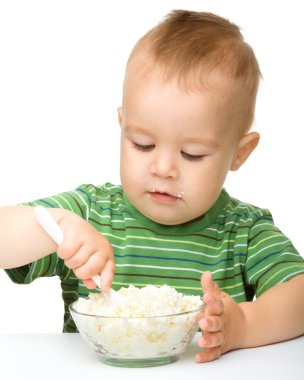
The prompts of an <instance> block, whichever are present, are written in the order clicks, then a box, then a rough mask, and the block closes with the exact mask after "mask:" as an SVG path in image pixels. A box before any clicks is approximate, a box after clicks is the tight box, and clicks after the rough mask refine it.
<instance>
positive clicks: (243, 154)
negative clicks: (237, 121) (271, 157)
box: [230, 132, 260, 171]
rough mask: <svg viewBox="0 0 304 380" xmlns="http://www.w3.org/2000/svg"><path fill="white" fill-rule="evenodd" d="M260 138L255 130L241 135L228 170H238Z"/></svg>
mask: <svg viewBox="0 0 304 380" xmlns="http://www.w3.org/2000/svg"><path fill="white" fill-rule="evenodd" d="M259 140H260V135H259V134H258V133H257V132H250V133H248V134H246V135H244V136H242V137H241V139H240V141H239V143H238V146H237V149H236V152H235V156H234V159H233V161H232V164H231V167H230V170H232V171H235V170H238V169H239V168H240V167H241V166H242V165H243V163H244V162H245V161H246V160H247V158H248V157H249V156H250V154H251V153H252V152H253V151H254V149H255V148H256V146H257V145H258V143H259Z"/></svg>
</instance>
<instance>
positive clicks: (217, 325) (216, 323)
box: [198, 316, 223, 332]
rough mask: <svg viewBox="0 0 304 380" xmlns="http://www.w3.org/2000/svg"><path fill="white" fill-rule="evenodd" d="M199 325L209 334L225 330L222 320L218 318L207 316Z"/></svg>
mask: <svg viewBox="0 0 304 380" xmlns="http://www.w3.org/2000/svg"><path fill="white" fill-rule="evenodd" d="M198 324H199V327H200V328H201V329H202V330H203V331H208V332H217V331H220V330H221V329H222V328H223V321H222V318H220V317H217V316H209V317H208V316H206V317H205V318H202V319H201V320H200V321H199V322H198Z"/></svg>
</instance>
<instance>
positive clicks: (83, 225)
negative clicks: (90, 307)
mask: <svg viewBox="0 0 304 380" xmlns="http://www.w3.org/2000/svg"><path fill="white" fill-rule="evenodd" d="M58 223H59V225H60V227H61V228H62V230H63V235H64V240H63V242H62V244H61V245H60V246H59V247H58V250H57V254H58V256H59V257H60V258H62V259H63V260H64V263H65V265H66V266H67V267H68V268H70V269H72V270H73V271H74V273H75V275H76V276H77V277H78V278H80V279H81V280H83V282H84V284H85V285H86V286H87V287H88V288H89V289H94V288H95V287H96V284H95V282H94V281H93V280H92V279H91V277H92V276H94V275H100V276H101V286H102V290H103V291H105V292H107V291H108V290H109V289H110V287H111V283H112V280H113V276H114V271H115V264H114V253H113V248H112V246H111V244H110V243H109V242H108V241H107V239H106V238H105V237H104V236H103V235H102V234H101V233H100V232H98V231H97V230H96V229H95V228H94V227H93V226H91V225H90V224H89V223H88V222H86V221H85V220H84V219H82V218H81V217H79V216H78V215H76V214H74V213H72V212H67V213H65V214H64V215H63V217H62V218H61V219H60V220H59V221H58Z"/></svg>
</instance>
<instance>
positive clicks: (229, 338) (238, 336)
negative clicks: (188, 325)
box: [196, 272, 245, 363]
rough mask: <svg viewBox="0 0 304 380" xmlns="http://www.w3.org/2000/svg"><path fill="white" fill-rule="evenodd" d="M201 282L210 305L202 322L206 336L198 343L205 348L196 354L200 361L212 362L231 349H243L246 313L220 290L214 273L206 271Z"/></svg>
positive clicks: (207, 305) (203, 333) (206, 302)
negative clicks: (213, 276)
mask: <svg viewBox="0 0 304 380" xmlns="http://www.w3.org/2000/svg"><path fill="white" fill-rule="evenodd" d="M201 283H202V288H203V293H204V297H203V301H204V303H205V305H206V308H205V311H204V316H203V318H202V319H201V320H200V321H199V327H200V328H201V330H202V336H201V337H200V338H199V340H198V345H199V346H200V347H202V348H204V351H203V352H201V353H198V354H197V355H196V361H197V362H198V363H204V362H209V361H212V360H214V359H217V358H218V357H219V356H220V355H221V354H223V353H225V352H227V351H230V350H233V349H236V348H239V347H240V346H241V340H242V338H243V336H244V331H245V316H244V314H243V311H242V309H241V307H240V306H239V305H238V304H237V303H236V302H235V301H234V300H233V299H232V298H231V297H230V296H229V295H228V294H227V293H224V292H222V291H221V290H220V289H219V287H218V285H217V284H216V283H215V282H214V281H213V279H212V276H211V273H210V272H204V273H203V275H202V279H201Z"/></svg>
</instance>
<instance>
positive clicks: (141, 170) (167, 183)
mask: <svg viewBox="0 0 304 380" xmlns="http://www.w3.org/2000/svg"><path fill="white" fill-rule="evenodd" d="M259 78H260V71H259V66H258V63H257V60H256V58H255V55H254V53H253V51H252V49H251V47H250V46H249V45H248V44H247V43H246V42H244V39H243V36H242V34H241V33H240V31H239V28H238V27H237V26H236V25H234V24H232V23H230V22H229V21H228V20H225V19H223V18H221V17H219V16H216V15H213V14H210V13H201V12H190V11H173V12H171V13H170V14H169V15H168V16H167V18H166V19H165V20H164V21H163V22H162V23H160V24H159V25H157V26H156V27H155V28H153V29H152V30H151V31H149V32H148V33H147V34H146V35H145V36H143V37H142V38H141V39H140V40H139V41H138V43H137V44H136V45H135V47H134V49H133V51H132V52H131V55H130V58H129V60H128V63H127V68H126V75H125V81H124V91H123V106H122V108H120V109H119V120H120V124H121V180H122V186H123V188H124V191H125V193H126V195H127V197H128V199H129V200H130V201H131V203H133V205H134V206H135V207H136V208H137V209H138V210H139V211H140V212H142V213H143V214H144V215H145V216H147V217H149V218H151V219H152V220H154V221H156V222H158V223H162V224H169V225H172V224H180V223H184V222H187V221H189V220H192V219H196V218H198V217H200V216H202V215H204V214H205V213H206V211H207V210H208V209H209V208H210V207H211V206H212V205H213V204H214V202H215V201H216V199H217V197H218V195H219V193H220V191H221V189H222V186H223V183H224V180H225V178H226V175H227V172H228V171H229V170H237V169H238V168H239V167H240V166H241V164H242V163H243V162H244V161H245V160H246V158H247V157H248V156H249V155H250V153H251V152H252V150H253V149H254V148H255V146H256V145H257V143H258V137H259V136H258V134H256V133H253V132H251V133H248V130H249V128H250V126H251V124H252V121H253V117H254V108H255V100H256V93H257V89H258V83H259Z"/></svg>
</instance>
